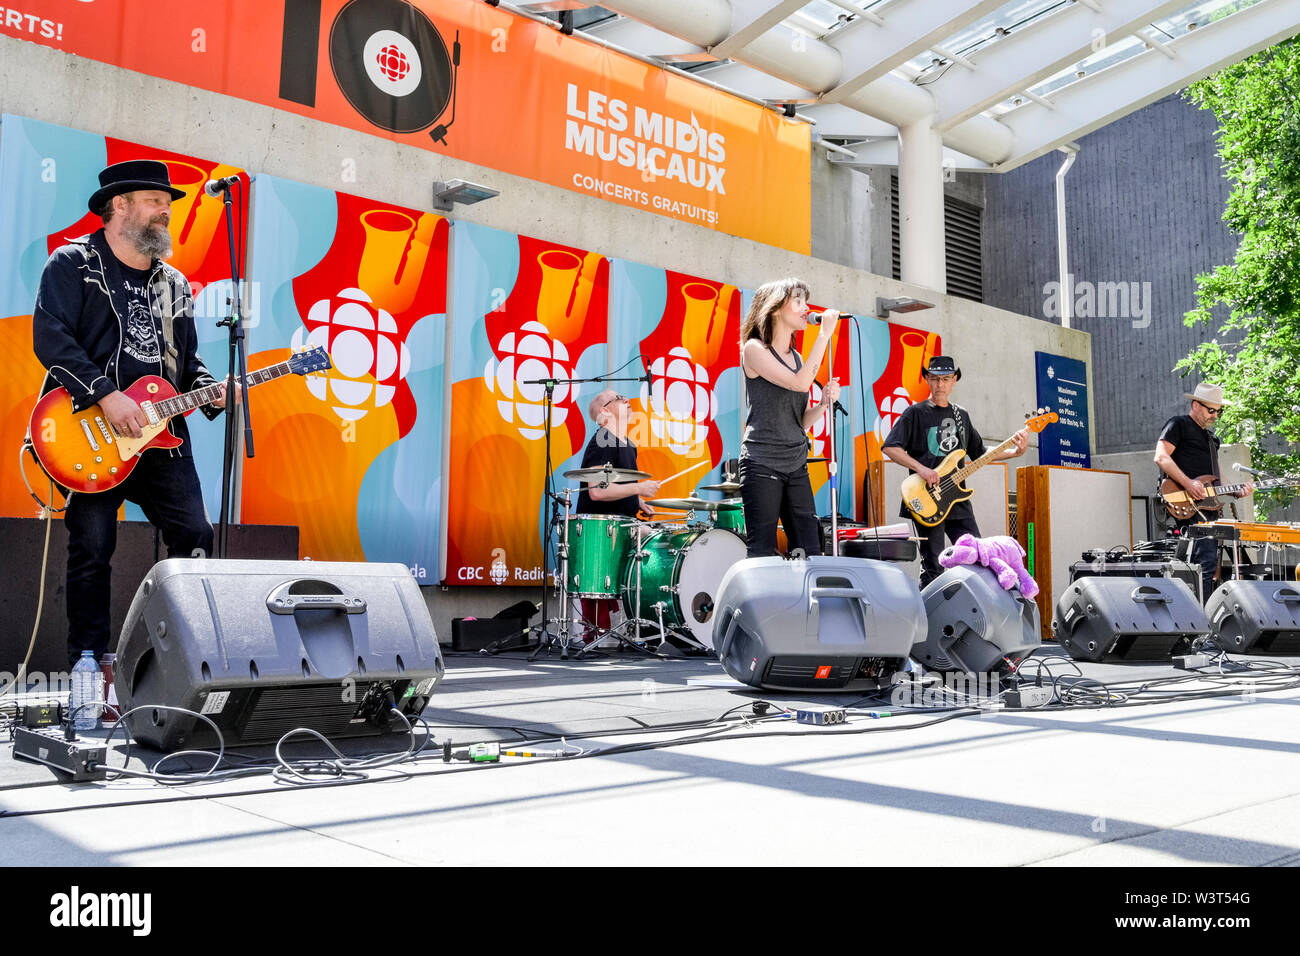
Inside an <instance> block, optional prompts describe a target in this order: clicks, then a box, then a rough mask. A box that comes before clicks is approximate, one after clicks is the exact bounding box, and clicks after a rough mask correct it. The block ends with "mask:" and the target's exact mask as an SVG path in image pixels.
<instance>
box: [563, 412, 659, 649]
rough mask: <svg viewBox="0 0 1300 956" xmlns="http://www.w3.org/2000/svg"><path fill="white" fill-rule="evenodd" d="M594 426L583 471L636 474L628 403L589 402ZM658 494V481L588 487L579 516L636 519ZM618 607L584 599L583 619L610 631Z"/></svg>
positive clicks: (610, 601)
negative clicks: (622, 470)
mask: <svg viewBox="0 0 1300 956" xmlns="http://www.w3.org/2000/svg"><path fill="white" fill-rule="evenodd" d="M588 410H589V411H590V413H591V420H592V421H593V422H595V423H596V425H597V428H596V434H594V435H592V436H591V441H589V442H587V450H586V451H584V452H583V454H582V467H583V468H599V467H601V466H602V465H611V466H612V467H614V468H626V469H629V470H631V471H636V470H637V465H636V445H634V444H633V443H632V442H631V440H630V439H628V437H627V430H628V420H629V419H630V418H631V415H632V403H631V399H628V398H625V397H624V396H622V395H620V394H618V392H616V391H614V390H613V389H606V390H605V391H603V392H601V393H600V394H599V395H597V396H596V397H595V398H593V399H592V400H591V406H590V408H589V409H588ZM658 493H659V482H657V481H633V482H628V483H626V484H617V485H616V484H613V483H611V484H610V485H609V486H608V487H605V488H601V487H600V486H599V485H598V484H589V485H587V486H586V487H584V488H583V489H582V493H581V494H580V495H578V510H577V513H578V514H588V515H624V516H626V517H628V518H635V517H636V516H637V511H638V510H639V511H643V512H645V513H646V514H654V508H652V507H651V506H650V505H648V504H646V503H645V502H644V501H642V500H640V499H642V498H653V497H654V496H655V495H656V494H658ZM617 606H618V601H617V599H615V598H583V599H582V616H583V618H584V619H585V620H586V621H587V623H588V624H593V625H595V626H596V627H599V628H608V627H609V615H610V612H611V611H612V610H613V609H614V608H615V607H617Z"/></svg>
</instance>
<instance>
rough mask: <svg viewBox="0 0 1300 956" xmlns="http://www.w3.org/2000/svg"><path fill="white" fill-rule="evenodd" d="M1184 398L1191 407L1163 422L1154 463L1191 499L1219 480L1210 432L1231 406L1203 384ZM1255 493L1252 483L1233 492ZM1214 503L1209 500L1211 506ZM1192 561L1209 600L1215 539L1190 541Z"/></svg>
mask: <svg viewBox="0 0 1300 956" xmlns="http://www.w3.org/2000/svg"><path fill="white" fill-rule="evenodd" d="M1183 397H1184V398H1190V399H1191V400H1192V407H1191V408H1190V409H1189V410H1188V413H1187V414H1186V415H1175V416H1174V417H1173V418H1171V419H1169V421H1167V422H1165V427H1164V428H1162V429H1161V430H1160V438H1159V439H1158V440H1157V441H1156V454H1155V462H1156V464H1157V465H1159V466H1160V472H1161V475H1160V477H1161V478H1163V477H1164V476H1168V477H1169V478H1172V479H1173V480H1174V481H1176V482H1177V483H1178V484H1179V485H1180V486H1181V487H1182V488H1183V489H1184V490H1185V491H1186V492H1187V494H1188V496H1190V497H1191V498H1192V499H1194V500H1197V501H1199V500H1201V499H1204V498H1207V497H1210V496H1211V495H1210V491H1209V490H1207V489H1206V487H1205V486H1206V484H1208V482H1207V481H1205V480H1204V479H1205V478H1207V477H1209V476H1213V478H1214V480H1215V481H1216V482H1217V481H1218V479H1219V437H1218V436H1217V435H1215V434H1214V432H1213V431H1211V429H1212V428H1213V427H1214V423H1215V422H1217V421H1218V420H1219V414H1220V412H1222V411H1223V409H1224V407H1225V406H1227V405H1230V404H1232V403H1231V402H1226V401H1224V399H1223V388H1222V386H1219V385H1210V384H1207V383H1205V382H1202V383H1201V384H1200V385H1197V386H1196V391H1195V392H1184V393H1183ZM1254 490H1255V486H1254V484H1253V483H1249V484H1247V485H1246V487H1245V488H1244V489H1243V490H1241V491H1238V492H1237V493H1236V495H1237V497H1238V498H1244V497H1245V496H1246V495H1248V494H1250V493H1251V492H1252V491H1254ZM1212 503H1213V502H1212V501H1211V504H1212ZM1204 520H1205V518H1203V517H1201V516H1200V515H1199V514H1194V515H1192V516H1191V517H1190V518H1187V519H1184V520H1181V521H1178V522H1177V523H1176V524H1175V527H1176V528H1177V529H1179V530H1182V529H1183V528H1186V527H1187V526H1188V525H1190V524H1195V523H1197V522H1198V521H1204ZM1192 541H1193V544H1192V553H1191V562H1192V563H1193V564H1199V565H1200V566H1201V599H1202V600H1205V599H1208V598H1209V596H1210V593H1211V591H1213V589H1214V578H1215V575H1216V573H1217V572H1218V563H1219V555H1218V546H1217V543H1216V541H1215V539H1214V538H1210V537H1199V538H1194V539H1192Z"/></svg>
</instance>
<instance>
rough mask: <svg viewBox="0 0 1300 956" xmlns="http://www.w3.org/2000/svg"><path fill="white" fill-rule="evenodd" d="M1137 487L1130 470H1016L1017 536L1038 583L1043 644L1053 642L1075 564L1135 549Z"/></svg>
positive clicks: (1045, 467) (1034, 467)
mask: <svg viewBox="0 0 1300 956" xmlns="http://www.w3.org/2000/svg"><path fill="white" fill-rule="evenodd" d="M1131 484H1132V479H1131V477H1130V475H1129V473H1128V472H1126V471H1100V470H1097V469H1093V468H1061V467H1058V466H1056V465H1032V466H1029V467H1026V468H1019V469H1017V470H1016V501H1017V515H1018V518H1017V529H1016V538H1017V539H1018V540H1019V541H1020V546H1021V547H1023V548H1024V549H1025V554H1026V558H1025V565H1026V567H1028V569H1029V573H1030V574H1032V575H1033V576H1034V580H1035V581H1037V582H1038V587H1039V591H1038V598H1037V601H1038V613H1039V617H1040V618H1041V620H1042V625H1043V640H1051V639H1052V614H1053V612H1054V611H1055V610H1056V601H1057V598H1058V597H1059V596H1060V595H1062V594H1064V593H1065V589H1066V588H1067V587H1068V586H1069V584H1070V565H1072V564H1074V563H1075V562H1076V561H1079V560H1080V559H1081V558H1082V557H1083V552H1084V551H1087V550H1089V549H1100V550H1105V549H1107V548H1116V547H1123V548H1124V549H1125V550H1126V551H1127V550H1130V549H1132V547H1133V524H1132V515H1131V513H1130V502H1129V493H1130V488H1131Z"/></svg>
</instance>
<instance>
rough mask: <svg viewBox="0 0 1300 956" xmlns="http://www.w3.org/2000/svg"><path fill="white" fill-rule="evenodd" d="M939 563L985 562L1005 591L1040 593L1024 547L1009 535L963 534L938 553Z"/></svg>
mask: <svg viewBox="0 0 1300 956" xmlns="http://www.w3.org/2000/svg"><path fill="white" fill-rule="evenodd" d="M939 563H940V564H941V565H943V566H944V567H945V568H952V567H956V566H957V565H959V564H982V565H984V567H986V568H988V569H989V570H990V571H992V572H993V573H994V574H996V575H997V577H998V584H1000V585H1002V587H1003V589H1004V590H1007V591H1010V590H1011V589H1012V588H1014V587H1018V588H1020V593H1021V594H1023V595H1024V596H1025V597H1027V598H1031V597H1033V596H1034V595H1035V594H1037V593H1038V582H1037V581H1035V580H1034V579H1033V577H1032V576H1031V575H1030V573H1029V572H1028V571H1027V570H1025V549H1024V548H1022V547H1020V542H1019V541H1017V540H1016V539H1015V538H1009V537H1007V536H1006V535H994V536H993V537H991V538H977V537H975V536H974V535H971V534H964V535H962V536H961V537H960V538H958V539H957V543H956V544H954V545H953V546H952V547H951V548H949V549H948V550H946V551H945V552H944V553H943V554H941V555H939Z"/></svg>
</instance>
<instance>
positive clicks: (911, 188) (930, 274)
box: [898, 115, 948, 292]
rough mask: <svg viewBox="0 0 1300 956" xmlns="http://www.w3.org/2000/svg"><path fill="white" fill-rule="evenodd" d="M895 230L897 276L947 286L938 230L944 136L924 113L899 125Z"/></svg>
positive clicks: (938, 287) (940, 226) (939, 288)
mask: <svg viewBox="0 0 1300 956" xmlns="http://www.w3.org/2000/svg"><path fill="white" fill-rule="evenodd" d="M898 141H899V155H898V233H899V255H900V258H901V259H902V279H903V281H904V282H910V283H913V284H914V285H919V286H924V287H925V288H927V289H933V290H935V291H936V292H947V291H948V274H947V268H946V264H945V256H944V230H943V139H942V137H941V136H940V134H939V133H938V131H936V130H935V128H934V117H933V116H932V115H931V116H926V117H924V118H922V119H920V120H917V121H916V122H915V123H909V124H908V125H906V126H900V127H899V128H898Z"/></svg>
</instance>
